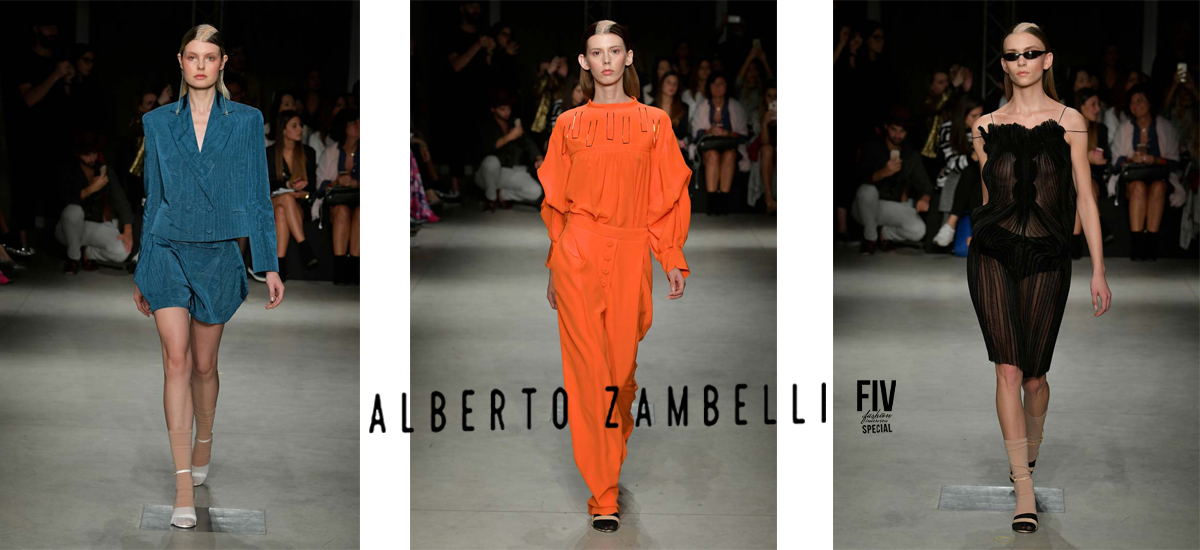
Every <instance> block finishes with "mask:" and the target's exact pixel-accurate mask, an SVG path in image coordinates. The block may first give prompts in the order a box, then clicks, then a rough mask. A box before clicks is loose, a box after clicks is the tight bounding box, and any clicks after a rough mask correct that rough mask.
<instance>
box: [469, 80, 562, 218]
mask: <svg viewBox="0 0 1200 550" xmlns="http://www.w3.org/2000/svg"><path fill="white" fill-rule="evenodd" d="M489 110H490V111H491V116H490V117H488V119H487V120H486V121H484V122H483V124H481V125H480V126H479V138H480V147H479V148H480V150H482V151H483V152H484V153H483V155H484V156H483V160H482V161H480V163H479V168H478V169H477V170H476V171H475V183H476V184H477V185H479V186H480V187H482V188H483V191H484V204H483V209H484V210H486V211H489V212H494V211H495V210H496V207H497V206H498V207H500V208H512V205H511V204H509V203H508V202H507V201H506V200H505V199H508V200H511V201H520V202H529V203H533V202H537V201H540V200H541V199H542V184H541V183H538V181H537V179H536V178H535V177H534V176H533V171H536V170H537V169H538V168H540V167H541V165H542V160H544V159H545V156H544V155H542V153H541V151H540V150H539V149H538V147H537V145H536V144H534V143H533V140H531V139H529V137H528V136H526V135H525V131H524V129H523V128H522V126H521V120H520V119H515V120H512V98H511V97H509V95H508V94H507V93H506V92H504V91H503V90H497V91H496V92H494V93H493V94H492V101H491V106H490V107H489ZM530 167H532V170H531V169H530Z"/></svg>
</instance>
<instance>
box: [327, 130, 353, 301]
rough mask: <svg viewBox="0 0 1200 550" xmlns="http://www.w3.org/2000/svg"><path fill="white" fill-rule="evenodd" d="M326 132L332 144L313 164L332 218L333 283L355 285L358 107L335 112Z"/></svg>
mask: <svg viewBox="0 0 1200 550" xmlns="http://www.w3.org/2000/svg"><path fill="white" fill-rule="evenodd" d="M329 132H330V135H331V136H333V139H334V141H335V142H336V146H333V147H329V148H327V149H325V153H324V154H323V155H322V156H321V162H319V163H318V164H317V180H318V181H319V182H320V183H319V184H318V185H317V197H318V198H320V199H321V209H322V210H323V211H327V212H328V213H329V217H330V218H332V220H333V284H335V285H345V284H358V280H359V277H358V252H359V250H358V244H359V241H358V226H359V220H360V217H359V213H358V204H359V203H358V109H354V108H347V109H342V110H341V111H339V112H338V114H337V116H336V117H334V119H333V127H332V128H330V130H329ZM347 252H349V253H347Z"/></svg>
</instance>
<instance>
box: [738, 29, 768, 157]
mask: <svg viewBox="0 0 1200 550" xmlns="http://www.w3.org/2000/svg"><path fill="white" fill-rule="evenodd" d="M763 73H766V74H765V76H764V74H763ZM774 79H775V74H774V73H772V72H771V65H770V63H767V53H766V52H764V51H763V49H762V46H754V47H752V48H750V54H749V55H747V56H746V60H745V61H743V62H742V68H741V69H740V70H739V71H738V75H737V77H736V78H734V79H733V87H734V89H735V90H737V92H736V93H734V94H733V96H734V97H736V98H737V99H738V101H740V102H742V105H744V106H745V107H746V120H749V121H750V136H751V139H753V138H755V137H757V136H758V133H759V132H761V131H762V127H760V126H759V125H758V123H759V122H761V120H762V113H761V112H760V111H759V106H760V105H762V96H763V92H765V91H766V89H765V88H766V82H767V81H768V80H774Z"/></svg>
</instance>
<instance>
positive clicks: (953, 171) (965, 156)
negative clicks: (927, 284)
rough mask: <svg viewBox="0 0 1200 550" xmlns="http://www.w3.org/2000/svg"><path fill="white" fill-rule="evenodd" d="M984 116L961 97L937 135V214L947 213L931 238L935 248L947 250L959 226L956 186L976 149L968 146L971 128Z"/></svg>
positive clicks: (974, 103)
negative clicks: (942, 162)
mask: <svg viewBox="0 0 1200 550" xmlns="http://www.w3.org/2000/svg"><path fill="white" fill-rule="evenodd" d="M981 116H983V106H982V105H980V104H979V102H978V101H976V100H975V98H973V97H971V96H962V97H960V98H959V99H958V102H957V104H956V105H955V106H954V111H953V115H952V116H951V117H950V120H947V121H946V122H945V123H944V124H942V126H941V128H940V129H939V131H938V145H939V147H940V148H941V150H942V156H943V157H945V158H946V165H945V166H944V167H942V169H941V171H940V172H939V173H938V187H941V188H942V195H941V199H940V201H939V204H938V211H939V212H946V213H947V216H946V223H945V224H943V225H942V227H941V228H939V229H938V232H937V235H935V236H934V237H933V242H934V244H937V245H938V246H949V245H950V243H951V242H953V241H954V228H955V227H957V226H958V217H959V216H960V215H961V214H962V213H963V212H962V211H961V210H955V209H954V204H955V203H956V202H959V199H957V198H956V196H957V194H958V182H959V178H960V177H961V176H962V171H963V170H965V169H966V168H967V166H968V165H970V164H971V162H972V157H974V156H975V147H974V146H973V145H972V144H971V128H973V127H974V126H975V121H976V120H979V117H981Z"/></svg>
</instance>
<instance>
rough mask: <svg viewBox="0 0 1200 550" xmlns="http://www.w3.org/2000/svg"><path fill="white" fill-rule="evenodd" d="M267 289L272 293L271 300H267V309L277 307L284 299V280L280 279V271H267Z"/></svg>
mask: <svg viewBox="0 0 1200 550" xmlns="http://www.w3.org/2000/svg"><path fill="white" fill-rule="evenodd" d="M267 290H268V291H269V292H270V294H271V296H270V301H268V302H267V309H275V308H276V307H277V306H279V303H280V302H282V301H283V281H280V280H279V273H278V272H276V271H268V272H267Z"/></svg>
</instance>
